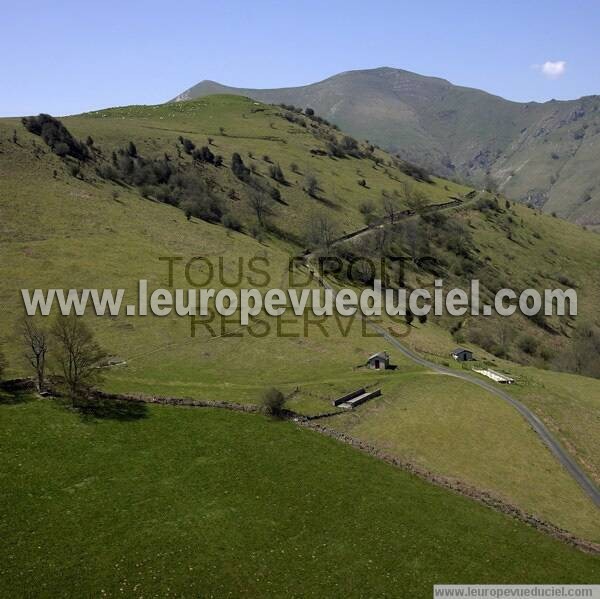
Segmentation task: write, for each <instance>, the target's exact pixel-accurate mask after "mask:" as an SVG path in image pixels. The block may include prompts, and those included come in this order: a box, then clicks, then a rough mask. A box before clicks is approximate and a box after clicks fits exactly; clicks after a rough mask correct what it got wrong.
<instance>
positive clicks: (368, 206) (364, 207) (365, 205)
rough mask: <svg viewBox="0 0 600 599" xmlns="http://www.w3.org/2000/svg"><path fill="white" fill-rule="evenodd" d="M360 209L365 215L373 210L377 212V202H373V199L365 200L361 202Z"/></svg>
mask: <svg viewBox="0 0 600 599" xmlns="http://www.w3.org/2000/svg"><path fill="white" fill-rule="evenodd" d="M358 211H359V212H360V213H361V214H363V215H365V216H366V215H367V214H373V212H375V204H373V202H372V201H371V200H365V201H364V202H361V203H360V204H359V206H358Z"/></svg>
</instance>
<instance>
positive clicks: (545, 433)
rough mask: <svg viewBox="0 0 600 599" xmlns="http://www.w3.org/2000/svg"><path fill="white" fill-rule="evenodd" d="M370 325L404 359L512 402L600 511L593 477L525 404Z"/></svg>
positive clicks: (599, 501)
mask: <svg viewBox="0 0 600 599" xmlns="http://www.w3.org/2000/svg"><path fill="white" fill-rule="evenodd" d="M365 320H366V322H367V324H368V325H369V326H370V327H371V328H372V329H373V330H374V331H375V332H377V333H378V334H379V335H381V336H382V337H383V338H384V339H385V340H386V341H387V342H388V343H390V344H391V345H393V346H394V347H395V348H396V349H398V350H399V351H400V352H401V353H402V354H403V355H404V356H406V357H407V358H409V359H410V360H412V361H413V362H415V363H416V364H419V365H421V366H424V367H425V368H429V369H431V370H433V371H435V372H439V373H440V374H445V375H447V376H453V377H456V378H459V379H462V380H464V381H467V382H469V383H473V384H474V385H478V386H479V387H482V388H483V389H485V390H486V391H489V392H490V393H493V394H494V395H496V396H497V397H500V398H501V399H503V400H504V401H506V402H508V403H509V404H510V405H511V406H513V407H514V408H515V409H516V410H518V411H519V413H520V414H521V416H523V418H525V420H526V421H527V422H528V423H529V425H530V426H531V428H533V430H534V431H535V432H536V433H537V434H538V435H539V436H540V438H541V439H542V441H543V442H544V443H545V445H546V446H547V447H548V449H549V450H550V451H551V452H552V453H553V454H554V457H555V458H556V459H557V460H558V461H559V462H560V463H561V464H562V465H563V466H564V468H565V469H566V470H567V472H568V473H569V474H570V475H571V477H572V478H573V479H574V480H575V482H577V484H579V486H580V487H581V488H582V489H583V491H584V492H585V493H586V495H587V496H588V497H589V498H590V499H591V500H592V501H593V502H594V504H595V505H596V507H598V508H600V490H599V489H598V487H597V486H596V485H595V484H594V482H593V481H592V480H591V479H590V478H589V476H588V475H587V474H586V473H585V472H584V471H583V470H582V469H581V467H580V466H579V464H577V462H576V461H575V460H574V459H573V458H572V457H571V456H570V455H569V454H568V453H567V451H566V450H565V449H564V448H563V446H562V445H561V444H560V443H559V442H558V441H557V439H556V438H555V437H554V435H553V434H552V433H551V432H550V431H549V430H548V428H547V427H546V425H545V424H544V423H543V422H542V421H541V420H540V419H539V418H538V417H537V416H536V415H535V414H534V413H533V412H532V411H531V410H530V409H529V408H528V407H527V406H525V405H524V404H522V403H521V402H520V401H518V400H517V399H515V398H514V397H513V396H512V395H510V394H508V393H507V392H506V391H504V390H503V389H499V388H498V387H496V386H495V385H494V384H493V383H488V382H487V381H484V380H481V379H479V378H476V377H474V376H472V375H470V374H467V373H465V372H461V371H460V370H453V369H451V368H446V367H445V366H440V365H439V364H436V363H435V362H430V361H429V360H426V359H425V358H422V357H421V356H419V355H417V354H415V353H414V352H413V351H412V350H410V349H409V348H407V347H406V346H405V345H403V344H402V343H401V342H400V341H399V340H398V339H397V338H396V337H394V336H393V335H391V334H390V333H389V332H388V331H386V330H385V329H383V327H380V326H379V325H377V324H375V323H373V322H371V321H369V319H365Z"/></svg>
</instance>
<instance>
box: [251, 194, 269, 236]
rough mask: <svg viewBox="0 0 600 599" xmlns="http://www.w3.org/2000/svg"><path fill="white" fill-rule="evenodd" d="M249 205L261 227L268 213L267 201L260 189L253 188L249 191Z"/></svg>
mask: <svg viewBox="0 0 600 599" xmlns="http://www.w3.org/2000/svg"><path fill="white" fill-rule="evenodd" d="M249 200H250V206H251V208H252V210H254V214H256V219H257V220H258V224H259V225H260V226H261V227H264V226H265V220H266V217H267V215H268V214H269V202H268V200H267V197H266V196H265V194H264V193H263V192H262V191H259V190H257V189H253V190H252V192H251V193H250V198H249Z"/></svg>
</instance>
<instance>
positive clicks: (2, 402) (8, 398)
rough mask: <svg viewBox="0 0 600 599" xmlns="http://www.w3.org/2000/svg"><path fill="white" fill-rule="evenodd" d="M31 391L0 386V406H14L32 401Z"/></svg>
mask: <svg viewBox="0 0 600 599" xmlns="http://www.w3.org/2000/svg"><path fill="white" fill-rule="evenodd" d="M33 399H34V398H33V397H32V395H31V391H25V390H23V389H6V388H4V387H0V406H14V405H17V404H23V403H27V402H29V401H33Z"/></svg>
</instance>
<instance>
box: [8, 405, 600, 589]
mask: <svg viewBox="0 0 600 599" xmlns="http://www.w3.org/2000/svg"><path fill="white" fill-rule="evenodd" d="M0 412H1V418H0V449H1V452H2V455H3V456H4V458H3V460H2V466H1V467H0V481H2V484H1V488H2V489H3V496H4V500H3V501H2V504H1V505H2V507H1V508H0V534H1V536H2V539H3V543H2V548H1V549H0V573H1V576H0V594H6V595H10V596H12V597H21V596H30V595H31V593H32V592H34V593H35V595H36V596H39V597H51V596H57V595H59V594H62V593H64V589H65V588H68V589H69V591H70V593H71V594H77V595H79V596H116V595H120V594H125V595H135V596H142V595H143V596H163V597H164V596H181V595H197V594H198V593H201V594H203V595H215V596H229V595H232V596H240V595H252V596H282V595H284V594H286V595H294V596H319V597H322V596H323V594H326V595H328V596H338V595H339V596H364V595H365V594H368V595H369V596H383V595H394V594H396V593H397V592H398V589H399V588H401V589H402V590H403V592H404V593H407V594H410V596H411V597H415V598H417V597H430V596H431V586H432V585H433V584H434V583H439V582H443V583H465V582H473V583H475V582H476V583H486V582H487V583H499V582H506V583H517V582H521V583H541V582H548V581H552V582H554V583H561V582H562V583H590V582H594V581H597V580H598V578H599V577H600V562H599V560H598V558H597V557H591V556H589V555H585V554H582V553H579V552H577V551H575V550H573V549H571V548H569V547H567V546H565V545H563V544H561V543H559V542H556V541H554V540H552V539H550V538H548V537H546V536H544V535H542V534H539V533H537V532H535V531H534V530H532V529H531V528H528V527H527V526H524V525H522V524H520V523H518V522H515V521H513V520H510V519H508V518H506V517H505V516H502V515H500V514H497V513H494V512H493V511H490V510H488V509H485V508H483V507H482V506H480V505H477V504H475V503H473V502H470V501H468V500H466V499H463V498H461V497H458V496H455V495H452V494H450V493H448V492H446V491H443V490H441V489H438V488H435V487H433V486H431V485H428V484H426V483H424V482H422V481H420V480H418V479H415V478H413V477H411V476H409V475H407V474H405V473H403V472H401V471H397V470H394V469H393V468H391V467H390V466H388V465H386V464H383V463H380V462H378V461H377V460H374V459H372V458H369V457H367V456H365V455H362V454H360V453H357V452H356V451H354V450H352V449H351V448H348V447H345V446H343V445H340V444H338V443H336V442H334V441H332V440H331V439H327V438H324V437H320V436H318V435H316V434H314V433H311V432H308V431H302V430H298V429H297V428H295V427H294V426H293V425H292V424H288V423H274V422H269V421H267V420H265V419H264V418H262V417H259V416H249V415H242V414H235V413H228V412H220V411H214V410H206V411H200V410H185V409H177V408H164V407H152V408H150V409H149V410H148V413H147V414H145V415H144V416H145V417H143V418H140V419H138V420H135V421H130V422H122V421H118V420H112V419H107V420H92V421H89V420H82V419H81V418H80V417H79V416H78V415H77V414H76V413H73V412H71V411H69V410H66V409H64V408H62V407H60V406H58V405H54V404H52V403H49V402H41V401H32V402H25V403H19V404H15V405H0ZM23 430H28V431H30V432H31V433H32V434H30V435H23V434H22V431H23ZM7 482H9V484H7ZM458 548H459V550H458Z"/></svg>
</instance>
